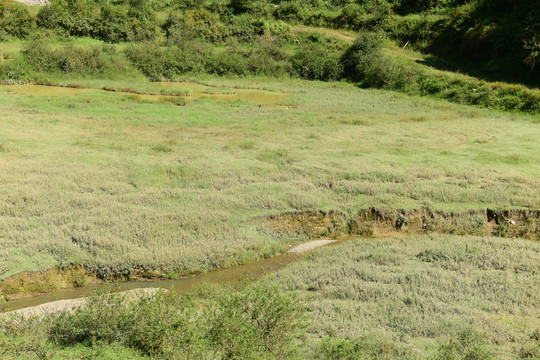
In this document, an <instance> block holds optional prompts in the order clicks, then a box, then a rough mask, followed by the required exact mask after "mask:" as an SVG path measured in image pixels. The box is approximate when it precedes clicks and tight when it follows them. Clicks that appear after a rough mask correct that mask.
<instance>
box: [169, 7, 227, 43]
mask: <svg viewBox="0 0 540 360" xmlns="http://www.w3.org/2000/svg"><path fill="white" fill-rule="evenodd" d="M164 28H165V31H166V33H167V36H168V38H169V39H172V40H173V42H174V41H176V42H178V41H180V40H182V39H203V40H208V41H211V42H220V41H222V40H224V39H226V38H227V37H228V35H229V34H228V31H227V28H226V27H225V26H224V25H223V24H222V23H221V22H220V21H219V19H218V18H217V16H216V15H214V14H213V13H211V12H209V11H208V10H206V9H198V10H188V11H186V12H185V13H184V14H183V15H179V14H171V15H170V16H169V18H168V19H167V21H166V23H165V25H164Z"/></svg>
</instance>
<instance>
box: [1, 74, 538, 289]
mask: <svg viewBox="0 0 540 360" xmlns="http://www.w3.org/2000/svg"><path fill="white" fill-rule="evenodd" d="M64 81H65V82H66V83H77V82H79V83H80V84H83V85H85V86H96V87H101V86H103V84H105V85H111V84H112V83H111V81H100V80H93V81H81V80H77V79H76V78H73V79H65V80H64ZM199 81H202V82H203V83H206V85H208V86H214V87H217V90H215V89H214V90H212V91H219V89H220V88H223V89H227V90H223V91H224V92H229V91H230V90H228V89H234V88H259V89H265V90H270V91H275V92H280V93H285V94H290V96H289V97H287V98H286V99H285V100H280V104H279V106H272V105H264V106H259V103H257V102H246V101H229V102H226V101H215V100H211V99H196V100H190V99H189V97H187V98H186V100H187V106H183V107H179V106H174V105H173V104H170V103H167V102H162V101H148V100H147V99H145V98H144V97H140V96H136V95H133V94H116V93H109V92H103V91H86V90H71V89H54V88H50V89H48V88H46V89H45V90H43V89H40V90H39V91H37V90H36V91H35V93H32V91H31V90H30V91H28V89H25V88H17V87H9V86H6V87H2V88H1V89H0V101H1V103H2V106H1V107H0V125H1V127H2V132H1V133H0V149H1V151H0V159H1V161H0V184H1V186H0V194H1V197H2V198H3V199H5V200H3V201H2V202H1V203H0V224H1V226H0V228H1V229H2V230H1V232H0V238H1V239H2V247H1V249H0V251H1V254H2V256H1V257H0V259H1V260H0V279H4V278H6V277H8V276H10V275H13V274H15V273H18V272H21V271H34V270H43V269H46V268H50V267H51V266H55V265H67V264H70V263H82V264H84V265H86V266H87V267H88V268H89V269H91V270H93V271H95V272H97V273H99V274H101V275H111V274H122V273H126V272H129V271H130V270H131V269H134V268H139V269H144V270H153V269H159V270H162V271H164V272H170V273H173V272H174V273H191V272H198V271H207V270H210V269H214V268H216V267H221V266H228V265H233V264H235V263H238V262H243V261H247V260H249V259H253V258H257V257H261V256H270V255H272V254H274V253H276V252H279V251H281V250H282V249H283V248H284V245H285V244H289V243H294V242H297V241H299V239H298V238H297V237H294V236H289V235H282V236H277V237H276V235H275V234H274V233H272V232H271V231H270V230H269V229H268V228H266V227H265V226H263V225H260V224H257V223H254V222H252V221H248V220H249V219H250V218H252V217H254V216H257V215H265V214H275V213H280V212H283V211H289V210H307V209H341V210H344V211H345V212H349V213H352V212H354V211H356V210H358V209H359V208H365V207H367V206H379V207H394V208H396V207H404V208H412V207H418V206H429V207H432V208H437V209H446V210H457V209H473V208H485V207H488V206H489V207H494V208H507V207H518V208H538V207H539V204H540V190H539V189H540V182H539V180H538V179H539V178H540V177H539V175H540V158H539V157H538V154H539V153H540V145H539V142H538V117H535V116H530V115H519V114H508V113H502V112H495V111H488V110H482V109H476V108H471V107H465V106H458V105H453V104H449V103H447V102H444V101H438V100H431V99H425V98H416V97H408V96H406V95H400V94H396V93H392V92H385V91H377V90H362V89H358V88H356V87H354V86H353V85H349V84H345V83H339V82H336V83H318V82H307V81H301V80H286V81H276V80H272V79H265V78H246V79H237V80H227V79H223V78H213V77H201V78H199ZM118 84H120V85H119V86H118V87H119V88H122V87H124V86H123V85H124V84H125V85H127V84H126V83H125V82H124V83H118ZM129 85H130V88H132V89H137V88H139V89H141V90H142V91H149V90H155V91H158V92H159V91H160V89H162V88H163V86H164V85H162V84H161V85H160V84H153V83H149V82H146V81H143V80H141V79H139V80H136V81H134V82H132V83H129ZM186 86H187V85H185V84H178V88H179V89H182V88H183V87H184V88H185V87H186ZM168 88H171V87H170V85H169V87H168ZM281 96H282V94H281V95H280V96H278V98H280V97H281ZM158 100H159V98H158ZM261 102H264V101H263V99H262V98H261ZM276 105H277V104H276ZM287 107H288V108H287Z"/></svg>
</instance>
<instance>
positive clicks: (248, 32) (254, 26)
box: [228, 14, 266, 42]
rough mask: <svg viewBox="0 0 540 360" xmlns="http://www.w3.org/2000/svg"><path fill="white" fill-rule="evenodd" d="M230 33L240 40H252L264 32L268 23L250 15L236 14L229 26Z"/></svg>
mask: <svg viewBox="0 0 540 360" xmlns="http://www.w3.org/2000/svg"><path fill="white" fill-rule="evenodd" d="M228 28H229V32H230V35H232V36H234V37H236V38H237V39H238V41H242V42H251V41H253V40H254V39H255V38H256V37H258V36H261V35H263V34H264V31H265V29H266V24H265V23H264V21H261V20H255V19H254V18H252V17H251V16H250V15H245V14H244V15H240V16H235V17H233V18H232V19H231V22H230V24H229V26H228Z"/></svg>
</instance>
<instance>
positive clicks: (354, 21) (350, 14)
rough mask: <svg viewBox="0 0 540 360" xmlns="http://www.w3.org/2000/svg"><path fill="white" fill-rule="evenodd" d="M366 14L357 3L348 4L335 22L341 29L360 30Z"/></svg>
mask: <svg viewBox="0 0 540 360" xmlns="http://www.w3.org/2000/svg"><path fill="white" fill-rule="evenodd" d="M365 13H366V12H365V10H364V8H363V7H362V6H360V5H358V4H355V3H353V4H347V5H346V6H344V7H343V10H341V14H340V15H339V17H338V18H337V19H336V20H335V22H336V24H337V25H338V26H339V27H342V28H348V29H358V28H359V26H360V23H361V20H362V17H363V15H365Z"/></svg>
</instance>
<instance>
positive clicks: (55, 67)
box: [22, 38, 116, 75]
mask: <svg viewBox="0 0 540 360" xmlns="http://www.w3.org/2000/svg"><path fill="white" fill-rule="evenodd" d="M105 50H106V49H105ZM106 52H108V53H109V54H106ZM22 55H23V59H24V61H25V63H26V64H27V65H28V66H29V67H30V68H31V69H32V70H34V71H36V72H64V73H69V74H78V75H89V74H103V73H104V72H105V71H107V70H112V69H113V68H114V67H115V65H116V62H115V61H116V59H115V58H114V57H115V55H116V54H115V53H114V52H111V51H104V48H103V47H101V46H73V45H67V46H63V47H60V48H58V49H54V48H52V47H51V46H50V45H48V44H47V43H46V42H45V41H44V40H43V39H40V38H35V39H33V40H31V41H29V42H27V43H26V44H25V46H24V48H23V51H22Z"/></svg>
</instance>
